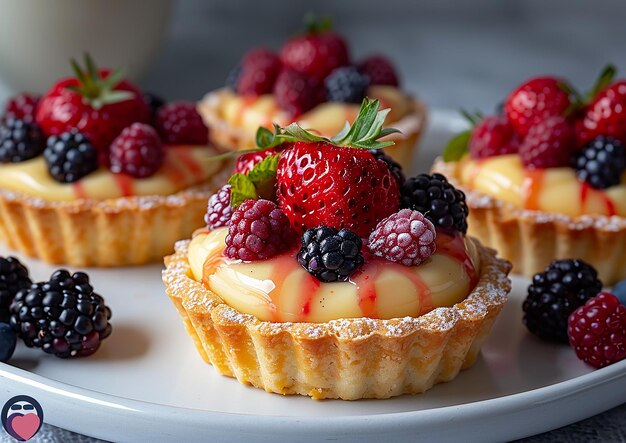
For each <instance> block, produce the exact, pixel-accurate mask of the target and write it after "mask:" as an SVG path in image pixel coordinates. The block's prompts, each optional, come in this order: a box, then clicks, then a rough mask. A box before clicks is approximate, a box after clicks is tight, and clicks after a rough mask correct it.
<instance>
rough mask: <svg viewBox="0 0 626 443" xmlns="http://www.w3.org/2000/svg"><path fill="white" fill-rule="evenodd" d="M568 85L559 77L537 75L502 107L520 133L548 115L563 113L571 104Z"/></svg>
mask: <svg viewBox="0 0 626 443" xmlns="http://www.w3.org/2000/svg"><path fill="white" fill-rule="evenodd" d="M570 104H571V101H570V87H569V86H568V85H567V83H566V82H565V81H564V80H562V79H559V78H554V77H536V78H533V79H531V80H528V81H527V82H525V83H523V84H521V85H520V86H519V87H518V88H517V89H516V90H515V91H513V92H512V93H511V95H509V97H508V98H507V99H506V102H505V104H504V110H505V112H506V116H507V117H508V118H509V121H510V122H511V124H512V125H513V127H515V129H516V130H517V132H518V133H519V134H520V135H526V134H527V133H528V131H529V130H530V128H531V127H532V126H534V125H536V124H537V123H539V122H541V121H543V120H546V119H547V118H548V117H552V116H556V115H561V116H562V115H564V114H565V111H566V110H567V108H568V107H569V106H570Z"/></svg>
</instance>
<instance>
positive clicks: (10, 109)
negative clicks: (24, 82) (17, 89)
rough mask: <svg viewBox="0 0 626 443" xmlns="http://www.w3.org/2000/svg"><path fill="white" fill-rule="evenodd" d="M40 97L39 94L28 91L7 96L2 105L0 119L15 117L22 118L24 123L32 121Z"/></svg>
mask: <svg viewBox="0 0 626 443" xmlns="http://www.w3.org/2000/svg"><path fill="white" fill-rule="evenodd" d="M40 99H41V97H40V96H39V95H37V94H28V93H23V94H18V95H16V96H13V97H11V98H9V100H8V101H7V103H6V105H5V106H4V114H3V115H2V118H0V120H7V119H9V118H16V119H19V120H24V121H25V122H26V123H33V122H34V121H35V112H36V111H37V106H38V105H39V100H40Z"/></svg>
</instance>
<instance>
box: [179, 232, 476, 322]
mask: <svg viewBox="0 0 626 443" xmlns="http://www.w3.org/2000/svg"><path fill="white" fill-rule="evenodd" d="M227 233H228V229H227V228H220V229H216V230H214V231H211V232H208V233H206V232H202V233H198V234H197V235H196V236H195V237H194V239H193V240H192V241H191V244H190V246H189V253H188V256H187V258H188V261H189V264H190V268H191V272H192V277H193V278H194V279H195V280H197V281H202V282H203V283H204V284H205V285H206V286H207V287H208V288H209V289H210V290H211V291H213V292H214V293H215V294H216V295H218V296H219V297H220V298H221V299H222V300H224V302H225V303H227V304H228V305H230V306H231V307H233V308H234V309H236V310H238V311H239V312H243V313H247V314H251V315H254V316H255V317H257V318H258V319H260V320H262V321H274V322H277V321H280V322H283V321H293V322H326V321H330V320H334V319H340V318H360V317H369V318H381V319H389V318H398V317H406V316H413V317H417V316H419V315H423V314H425V313H427V312H429V311H431V310H432V309H434V308H436V307H443V306H452V305H454V304H455V303H458V302H460V301H462V300H463V299H465V297H467V295H468V294H469V292H470V291H471V289H472V288H473V287H474V286H475V285H476V282H477V280H478V274H479V272H478V270H479V269H480V262H479V256H478V252H477V250H476V246H475V244H474V242H473V241H472V240H469V239H466V238H464V237H462V236H460V235H456V236H452V235H447V234H444V233H439V234H438V236H437V252H435V254H433V255H432V256H431V257H430V258H429V259H428V260H427V261H425V262H424V263H422V264H420V265H419V266H414V267H407V266H403V265H400V264H396V263H392V262H389V261H386V260H383V259H380V258H378V257H373V256H371V255H367V256H366V263H365V265H364V266H363V268H362V269H361V270H360V271H358V272H357V273H355V274H354V275H353V276H352V277H351V280H350V281H348V282H340V283H322V282H319V281H318V280H317V279H316V278H315V277H313V276H312V275H310V274H309V273H308V272H307V271H306V270H305V269H303V268H302V267H301V266H300V265H299V264H298V262H297V260H296V253H297V249H295V250H292V251H289V252H285V253H283V254H281V255H278V256H276V257H273V258H271V259H268V260H263V261H257V262H252V263H242V262H239V261H232V260H228V259H226V258H224V256H223V251H224V249H225V238H226V234H227Z"/></svg>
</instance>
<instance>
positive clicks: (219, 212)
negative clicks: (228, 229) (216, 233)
mask: <svg viewBox="0 0 626 443" xmlns="http://www.w3.org/2000/svg"><path fill="white" fill-rule="evenodd" d="M232 216H233V209H232V207H231V206H230V185H224V186H222V187H221V188H220V189H219V190H218V191H217V192H216V193H215V194H213V195H212V196H211V197H209V204H208V207H207V212H206V214H205V215H204V222H205V223H206V225H207V227H208V228H210V229H216V228H221V227H223V226H228V225H230V219H231V217H232Z"/></svg>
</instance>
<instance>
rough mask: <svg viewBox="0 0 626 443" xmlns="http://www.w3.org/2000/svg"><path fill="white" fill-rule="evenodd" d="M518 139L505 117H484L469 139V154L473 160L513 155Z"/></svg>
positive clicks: (516, 149) (517, 146) (517, 147)
mask: <svg viewBox="0 0 626 443" xmlns="http://www.w3.org/2000/svg"><path fill="white" fill-rule="evenodd" d="M519 144H520V139H519V136H518V135H517V134H516V133H515V129H514V128H513V126H511V124H510V123H509V121H508V120H507V118H506V117H504V116H501V115H494V116H491V117H485V118H483V119H482V120H481V121H480V122H478V123H477V124H476V126H475V127H474V129H473V130H472V133H471V135H470V138H469V143H468V148H469V153H470V155H471V156H472V157H473V158H487V157H495V156H498V155H506V154H515V153H516V152H517V151H518V149H519Z"/></svg>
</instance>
